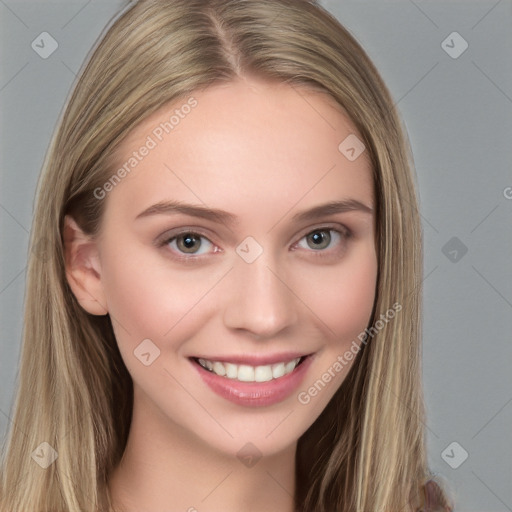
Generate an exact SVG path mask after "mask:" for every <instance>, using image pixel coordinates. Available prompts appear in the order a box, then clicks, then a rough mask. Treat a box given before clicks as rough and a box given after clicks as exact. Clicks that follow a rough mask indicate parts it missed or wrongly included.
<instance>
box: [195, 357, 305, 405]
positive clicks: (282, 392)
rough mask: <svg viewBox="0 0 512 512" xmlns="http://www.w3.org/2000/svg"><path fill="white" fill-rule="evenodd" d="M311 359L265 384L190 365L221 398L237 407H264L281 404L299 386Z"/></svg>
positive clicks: (196, 364) (198, 365) (197, 365)
mask: <svg viewBox="0 0 512 512" xmlns="http://www.w3.org/2000/svg"><path fill="white" fill-rule="evenodd" d="M312 359H313V356H312V355H309V356H307V357H306V358H305V359H304V361H302V363H301V364H300V365H299V366H297V367H296V368H295V370H293V372H291V373H289V374H287V375H285V376H283V377H279V378H278V379H272V380H269V381H267V382H241V381H239V380H236V379H229V378H227V377H221V376H220V375H217V374H215V373H213V372H210V371H208V370H205V369H204V368H203V367H202V366H201V365H200V364H198V363H197V362H195V361H194V360H191V363H192V365H193V366H194V367H195V368H196V369H197V371H198V372H199V375H200V376H201V378H202V379H203V381H204V382H205V383H206V384H207V385H208V386H209V387H210V389H211V390H212V391H213V392H215V393H217V395H219V396H221V397H222V398H225V399H226V400H229V401H230V402H233V403H234V404H237V405H244V406H247V407H265V406H269V405H273V404H277V403H279V402H282V401H283V400H284V399H286V398H287V397H289V396H290V395H291V394H292V393H293V391H294V390H296V389H297V388H298V387H299V386H300V384H301V382H302V381H303V380H304V377H305V375H306V372H307V371H308V368H309V366H310V364H311V361H312Z"/></svg>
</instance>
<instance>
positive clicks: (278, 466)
mask: <svg viewBox="0 0 512 512" xmlns="http://www.w3.org/2000/svg"><path fill="white" fill-rule="evenodd" d="M134 391H135V390H134ZM155 409H156V408H155V407H154V406H152V405H151V404H150V403H149V401H148V400H147V398H146V399H145V400H144V399H142V398H141V397H140V395H139V396H138V397H135V400H134V407H133V415H132V422H131V425H130V434H129V437H128V441H127V446H126V449H125V451H124V454H123V457H122V459H121V462H120V463H119V465H118V466H117V467H116V468H115V470H114V471H113V473H112V475H111V478H110V480H109V492H110V495H111V499H112V503H113V507H114V510H115V511H116V512H117V511H119V512H140V511H141V510H151V511H158V512H176V511H182V512H203V511H206V510H207V511H208V512H216V511H219V512H220V511H222V512H239V511H240V510H244V512H262V511H268V510H280V511H282V512H293V510H294V507H293V494H294V485H295V451H296V443H293V444H292V445H290V446H289V447H287V448H286V449H285V450H283V451H282V452H280V453H277V454H273V455H268V456H263V457H261V458H260V459H259V460H258V459H257V458H251V450H250V448H249V449H247V450H246V451H247V453H248V456H247V457H243V456H242V454H240V458H239V457H237V456H236V454H235V455H232V454H229V453H223V452H221V451H219V450H216V449H215V447H212V446H211V445H208V444H206V443H204V442H203V441H202V440H201V439H200V438H199V437H197V436H196V435H195V434H194V433H192V432H190V431H188V430H185V429H183V427H181V426H179V425H177V424H176V423H173V422H172V421H171V420H169V418H168V417H166V416H164V415H163V414H162V413H161V411H159V412H156V411H155ZM234 445H236V440H234ZM233 452H234V453H236V452H237V449H236V448H234V450H233ZM242 453H243V454H245V452H244V451H242Z"/></svg>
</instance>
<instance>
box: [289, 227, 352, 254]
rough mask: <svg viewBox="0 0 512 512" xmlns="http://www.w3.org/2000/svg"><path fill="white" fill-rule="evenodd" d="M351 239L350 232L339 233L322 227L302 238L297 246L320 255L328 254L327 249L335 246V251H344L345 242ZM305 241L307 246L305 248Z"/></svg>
mask: <svg viewBox="0 0 512 512" xmlns="http://www.w3.org/2000/svg"><path fill="white" fill-rule="evenodd" d="M349 237H350V233H349V231H348V230H345V231H339V230H337V229H334V228H329V227H322V228H318V229H315V230H314V231H311V232H309V233H308V234H307V235H306V236H304V237H303V238H301V240H300V241H299V242H298V243H297V246H298V247H301V248H303V249H308V248H309V249H313V251H317V252H320V253H321V252H327V251H325V249H328V248H329V247H331V248H332V247H333V246H334V249H335V250H336V249H338V250H341V249H343V241H344V240H346V239H347V238H349ZM303 240H304V241H305V243H306V244H307V246H304V242H303ZM329 252H330V251H329ZM319 256H320V254H319Z"/></svg>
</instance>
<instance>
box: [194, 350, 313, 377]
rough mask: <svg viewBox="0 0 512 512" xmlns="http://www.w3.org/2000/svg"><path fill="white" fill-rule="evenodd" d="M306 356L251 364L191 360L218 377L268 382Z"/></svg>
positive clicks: (293, 368)
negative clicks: (272, 362)
mask: <svg viewBox="0 0 512 512" xmlns="http://www.w3.org/2000/svg"><path fill="white" fill-rule="evenodd" d="M306 357H308V356H301V357H295V358H293V359H289V360H285V361H280V362H278V363H274V364H265V365H258V366H252V365H249V364H236V363H230V362H227V361H212V360H209V359H203V358H196V357H193V358H192V359H193V361H194V362H195V363H197V364H198V365H199V366H201V367H202V368H203V369H205V370H206V371H209V372H211V373H214V374H215V375H218V376H219V377H225V378H227V379H233V380H238V381H240V382H269V381H271V380H277V379H280V378H282V377H284V376H286V375H288V374H290V373H292V372H293V371H294V370H295V369H296V368H297V367H298V366H300V365H301V364H302V363H303V362H304V360H305V359H306Z"/></svg>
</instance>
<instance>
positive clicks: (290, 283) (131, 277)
mask: <svg viewBox="0 0 512 512" xmlns="http://www.w3.org/2000/svg"><path fill="white" fill-rule="evenodd" d="M354 133H355V128H354V126H353V124H352V123H351V122H350V121H349V120H348V119H347V117H345V116H344V114H343V113H342V111H341V109H340V108H339V107H337V106H336V104H335V102H334V101H333V100H332V99H331V98H329V97H328V96H325V95H322V94H320V93H313V92H311V91H308V90H306V89H304V88H295V87H291V86H289V85H284V84H276V83H269V82H263V81H260V80H257V79H250V80H247V81H236V82H231V83H228V84H223V85H215V86H210V87H209V88H207V89H206V90H204V91H199V92H196V93H194V94H192V95H191V97H187V98H184V99H183V100H182V101H178V102H175V103H173V104H172V105H171V106H166V107H165V108H162V109H161V110H159V111H158V112H156V113H154V114H153V115H151V117H149V118H148V119H146V120H145V121H144V122H143V123H142V124H140V125H139V126H138V127H137V128H136V129H135V130H134V131H133V132H131V134H130V135H129V137H128V138H127V139H126V140H125V141H124V142H123V144H122V147H121V150H120V151H119V153H118V155H117V161H116V164H115V167H114V168H113V173H112V178H111V179H110V180H109V182H107V183H106V184H105V186H104V187H102V188H101V190H98V189H97V190H96V191H95V195H96V196H97V197H98V200H99V201H105V214H104V217H103V219H102V226H101V232H100V236H99V238H98V240H97V248H98V263H99V276H100V278H99V279H100V281H101V289H102V293H103V298H102V299H101V300H103V301H104V303H105V304H106V306H107V309H108V312H109V314H110V315H111V318H112V322H113V326H114V331H115V335H116V338H117V342H118V345H119V349H120V352H121V355H122V357H123V359H124V362H125V364H126V367H127V368H128V371H129V372H130V374H131V376H132V378H133V383H134V390H135V407H136V409H137V410H138V411H139V413H140V414H144V418H145V421H146V422H147V423H148V425H149V424H153V423H158V424H159V426H160V427H162V428H163V429H164V430H165V429H168V431H169V432H180V433H181V434H185V435H187V436H191V437H190V438H192V439H194V440H195V441H196V442H199V443H204V446H209V447H212V448H214V449H215V450H219V451H222V452H223V453H230V454H235V453H237V452H238V451H239V450H240V449H241V448H242V447H244V446H249V447H251V449H254V450H258V451H259V452H260V453H263V454H271V453H277V452H278V451H280V450H283V449H285V448H287V447H290V446H291V445H292V444H293V443H295V441H296V440H297V439H298V438H299V437H300V436H301V435H302V434H303V433H304V432H305V431H306V429H307V428H308V427H309V426H310V425H311V424H312V423H313V422H314V420H315V419H316V418H317V417H318V416H319V414H320V412H321V411H322V410H323V409H324V408H325V406H326V405H327V403H328V402H329V400H330V399H331V398H332V396H333V394H334V393H335V391H336V390H337V389H338V387H339V386H340V384H341V383H342V381H343V379H344V378H345V377H346V375H347V373H348V371H349V369H350V367H351V365H352V364H353V362H354V358H355V356H353V358H352V359H351V360H350V359H349V357H347V356H348V353H347V351H348V352H350V351H351V348H352V351H351V352H352V354H354V353H355V352H357V351H356V350H354V347H355V344H354V342H356V343H357V344H358V345H359V344H360V341H359V340H358V335H360V333H361V332H362V331H364V329H365V328H366V327H367V325H368V322H369V319H370V315H371V311H372V306H373V302H374V297H375V285H376V276H377V257H376V250H375V242H374V215H373V211H372V209H373V208H374V198H373V182H372V172H371V167H370V164H369V161H368V159H367V153H366V151H363V152H362V153H361V154H360V156H359V157H358V153H359V152H360V151H361V147H359V146H357V139H355V138H354V135H352V136H351V137H350V138H349V139H347V140H346V141H345V139H346V138H347V137H348V136H349V135H351V134H354ZM344 141H345V142H344ZM341 143H343V144H341ZM340 144H341V146H340ZM144 148H145V149H144ZM351 148H353V149H351ZM122 169H124V172H123V170H122ZM335 203H336V204H335ZM329 204H331V207H327V206H326V205H329ZM155 205H160V206H158V207H156V206H155ZM346 353H347V354H346ZM297 362H299V364H298V365H297ZM226 363H229V364H226ZM336 363H338V364H336ZM296 365H297V366H296ZM203 366H206V368H204V367H203ZM340 367H341V368H340ZM208 368H211V369H212V370H210V369H208ZM226 373H227V375H226ZM247 443H251V445H248V444H247ZM254 447H255V448H254ZM247 449H249V448H247Z"/></svg>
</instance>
